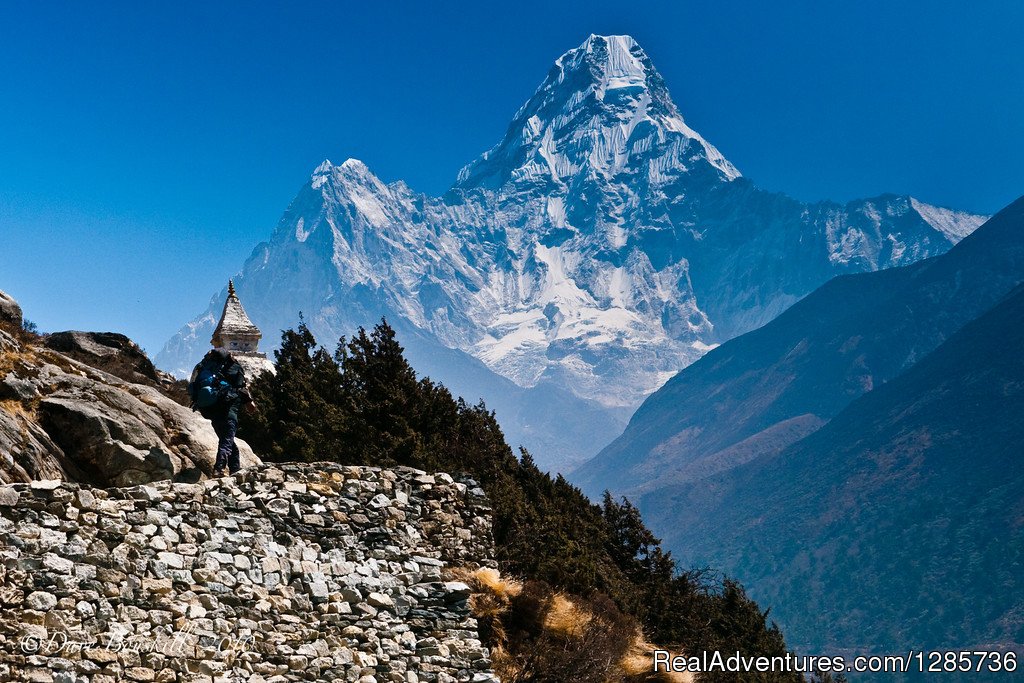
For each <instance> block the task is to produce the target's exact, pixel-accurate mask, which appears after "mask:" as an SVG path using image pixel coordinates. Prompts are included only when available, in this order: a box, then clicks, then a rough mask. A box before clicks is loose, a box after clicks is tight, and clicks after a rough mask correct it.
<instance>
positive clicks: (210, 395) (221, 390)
mask: <svg viewBox="0 0 1024 683" xmlns="http://www.w3.org/2000/svg"><path fill="white" fill-rule="evenodd" d="M223 369H224V364H223V363H221V362H220V361H218V360H216V359H214V358H204V359H203V362H202V363H201V364H200V366H199V373H198V374H197V375H196V379H195V381H194V382H191V383H189V385H188V395H189V398H191V399H192V405H193V407H195V408H212V407H213V406H215V405H217V403H219V402H220V400H221V399H222V398H223V397H224V394H225V390H226V389H228V387H229V385H228V383H227V382H225V381H224V378H223V376H222V375H221V371H222V370H223Z"/></svg>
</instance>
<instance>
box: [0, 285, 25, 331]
mask: <svg viewBox="0 0 1024 683" xmlns="http://www.w3.org/2000/svg"><path fill="white" fill-rule="evenodd" d="M23 321H24V318H22V315H21V306H19V305H18V302H17V301H15V300H14V299H13V298H11V296H10V295H9V294H7V293H6V292H4V291H3V290H0V322H4V323H9V324H11V325H14V326H15V327H21V323H22V322H23Z"/></svg>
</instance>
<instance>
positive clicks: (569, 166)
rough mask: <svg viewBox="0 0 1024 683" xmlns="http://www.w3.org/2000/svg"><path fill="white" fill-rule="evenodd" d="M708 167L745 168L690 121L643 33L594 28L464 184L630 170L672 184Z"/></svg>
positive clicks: (535, 183)
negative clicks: (605, 32) (604, 32)
mask: <svg viewBox="0 0 1024 683" xmlns="http://www.w3.org/2000/svg"><path fill="white" fill-rule="evenodd" d="M700 172H704V173H708V172H710V175H712V176H714V177H715V178H716V179H718V180H722V181H728V180H733V179H735V178H737V177H739V175H740V172H739V171H738V170H737V169H736V167H735V166H733V165H732V164H731V163H729V161H728V160H726V159H725V157H724V156H722V154H721V153H720V152H719V151H718V150H717V149H716V148H715V147H714V146H713V145H711V143H709V142H707V140H705V139H704V138H703V137H701V136H700V135H699V134H698V133H697V132H696V131H694V130H693V129H692V128H690V127H689V126H688V125H686V123H685V122H684V121H683V117H682V115H681V114H680V113H679V110H678V108H677V107H676V105H675V104H674V103H673V101H672V98H671V96H670V95H669V92H668V88H667V86H666V85H665V81H664V79H662V77H661V74H659V73H658V71H657V69H655V68H654V64H653V63H652V62H651V60H650V58H649V57H648V56H647V54H646V53H645V52H644V51H643V49H642V48H641V47H640V45H639V44H638V43H637V42H636V41H635V40H633V38H631V37H630V36H598V35H592V36H590V37H589V38H588V39H587V40H586V41H585V42H584V43H583V44H582V45H580V46H579V47H577V48H575V49H573V50H569V51H568V52H566V53H565V54H564V55H562V56H561V57H559V58H558V59H557V60H555V64H554V66H553V67H552V69H551V71H550V72H549V73H548V76H547V78H546V79H545V80H544V82H543V83H542V84H541V86H540V87H539V88H538V89H537V91H536V92H535V93H534V94H533V96H532V97H531V98H530V99H529V100H528V101H527V102H526V104H524V105H523V106H522V107H521V108H520V109H519V111H518V112H517V113H516V115H515V117H514V118H513V120H512V124H511V125H510V126H509V128H508V131H507V132H506V134H505V137H504V138H503V139H502V141H501V142H499V143H498V144H497V145H496V146H495V147H493V148H492V149H491V150H489V151H488V152H486V153H485V154H484V155H483V156H482V157H480V158H479V159H477V160H476V161H475V162H473V163H471V164H469V165H468V166H466V167H465V168H464V169H462V171H461V172H460V174H459V180H458V186H459V187H461V188H463V189H472V188H477V187H482V188H489V189H493V190H497V189H499V188H502V187H503V186H504V185H506V184H508V183H511V184H512V185H513V186H517V187H519V188H521V189H522V188H532V187H547V186H553V187H559V188H565V187H567V186H569V185H571V184H573V182H574V181H575V180H578V179H580V178H581V177H582V178H584V179H585V178H586V177H587V176H592V175H596V176H600V177H602V178H614V177H616V176H620V175H623V174H627V175H636V176H639V177H638V178H637V179H638V180H642V181H643V182H644V183H645V184H646V183H648V182H653V183H654V184H656V185H664V184H667V183H669V182H671V181H672V180H673V179H674V178H676V177H677V176H678V175H679V174H680V173H700Z"/></svg>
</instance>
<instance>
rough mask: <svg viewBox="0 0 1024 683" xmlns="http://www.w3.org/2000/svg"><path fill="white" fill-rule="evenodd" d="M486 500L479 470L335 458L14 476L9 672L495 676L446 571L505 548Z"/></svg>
mask: <svg viewBox="0 0 1024 683" xmlns="http://www.w3.org/2000/svg"><path fill="white" fill-rule="evenodd" d="M488 515H489V509H488V508H487V507H486V501H485V499H484V498H483V492H482V491H481V490H480V489H478V488H476V484H475V483H473V482H472V481H468V480H467V481H461V482H455V481H453V479H452V478H451V477H450V476H448V475H446V474H436V475H427V474H425V473H423V472H420V471H418V470H412V469H408V468H402V469H398V470H380V469H377V468H369V467H364V468H361V467H342V466H338V465H332V464H328V463H317V464H314V465H285V466H281V467H271V466H264V467H260V468H256V469H253V470H249V471H247V472H246V473H244V474H242V475H238V476H235V477H229V478H224V479H218V480H209V481H205V482H203V483H201V484H184V483H171V482H169V481H163V482H159V483H157V484H155V485H153V486H136V487H131V488H121V489H110V490H98V489H91V488H88V487H83V486H80V485H77V484H67V483H58V482H35V483H33V484H15V485H9V486H0V604H2V605H3V614H4V618H3V619H2V620H0V679H2V680H19V681H47V682H48V681H89V682H91V683H113V682H114V681H120V680H134V681H154V680H155V681H167V682H171V681H175V682H179V681H180V682H182V683H184V682H193V681H196V682H198V681H210V680H211V677H213V678H214V680H224V681H254V682H257V683H259V682H261V681H267V682H268V683H269V682H271V681H274V682H285V681H315V680H341V681H360V682H361V683H371V682H376V681H381V682H383V681H403V682H406V683H418V682H420V681H436V682H437V683H442V682H443V683H454V682H455V681H473V682H476V683H487V682H495V683H496V679H495V678H494V676H493V673H492V671H491V666H490V662H489V658H488V652H487V650H486V648H485V647H483V645H482V644H481V642H480V638H479V634H478V631H477V624H476V621H475V619H473V618H472V616H471V614H470V609H469V600H468V598H469V587H468V586H466V585H465V584H463V583H459V582H457V581H451V580H447V578H448V577H447V576H446V574H445V569H446V567H448V566H459V567H471V568H472V567H480V566H493V565H494V560H493V545H492V540H491V534H490V521H489V516H488ZM62 644H63V646H62Z"/></svg>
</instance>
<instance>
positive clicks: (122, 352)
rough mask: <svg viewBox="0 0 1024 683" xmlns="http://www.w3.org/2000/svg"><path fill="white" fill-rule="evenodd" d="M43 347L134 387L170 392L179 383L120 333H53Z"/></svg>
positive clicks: (44, 339)
mask: <svg viewBox="0 0 1024 683" xmlns="http://www.w3.org/2000/svg"><path fill="white" fill-rule="evenodd" d="M42 343H43V345H44V346H46V348H48V349H53V350H54V351H60V352H61V353H62V354H64V355H65V356H70V357H71V358H74V359H75V360H78V361H81V362H83V363H85V364H86V365H90V366H92V367H94V368H96V369H98V370H103V371H104V372H109V373H110V374H111V375H114V376H115V377H120V378H121V379H123V380H127V381H129V382H133V383H135V384H149V385H155V386H156V387H157V388H160V389H164V390H167V389H170V388H171V387H173V386H174V385H175V384H176V383H177V380H175V378H174V376H173V375H170V374H168V373H166V372H162V371H160V370H158V369H157V367H156V366H155V365H153V361H151V360H150V359H149V356H147V355H146V352H145V351H143V350H142V348H140V347H139V345H138V344H136V343H135V342H133V341H132V340H131V339H129V338H128V337H126V336H125V335H123V334H118V333H117V332H78V331H68V332H54V333H53V334H48V335H46V336H45V337H43V339H42ZM182 396H183V397H184V394H182Z"/></svg>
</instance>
